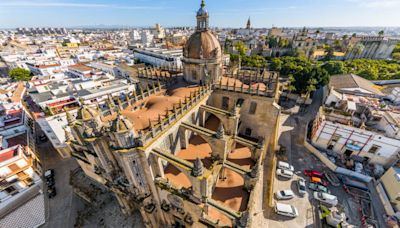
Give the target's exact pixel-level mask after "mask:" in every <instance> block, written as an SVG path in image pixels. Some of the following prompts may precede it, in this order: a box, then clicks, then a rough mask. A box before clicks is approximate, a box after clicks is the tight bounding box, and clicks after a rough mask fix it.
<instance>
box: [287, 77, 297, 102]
mask: <svg viewBox="0 0 400 228" xmlns="http://www.w3.org/2000/svg"><path fill="white" fill-rule="evenodd" d="M295 80H296V79H295V78H294V77H293V75H292V74H290V75H289V77H288V85H287V90H288V94H287V96H286V98H287V99H289V96H290V94H292V92H294V91H296V87H295V86H294V82H295Z"/></svg>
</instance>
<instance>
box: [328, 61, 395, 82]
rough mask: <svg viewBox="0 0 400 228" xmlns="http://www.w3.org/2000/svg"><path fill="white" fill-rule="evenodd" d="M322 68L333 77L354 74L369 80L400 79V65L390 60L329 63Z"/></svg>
mask: <svg viewBox="0 0 400 228" xmlns="http://www.w3.org/2000/svg"><path fill="white" fill-rule="evenodd" d="M322 68H324V69H325V70H327V71H328V72H329V74H331V75H334V74H345V73H352V74H356V75H358V76H361V77H363V78H365V79H368V80H390V79H400V64H398V63H396V62H394V61H388V60H373V59H355V60H347V61H328V62H325V63H322Z"/></svg>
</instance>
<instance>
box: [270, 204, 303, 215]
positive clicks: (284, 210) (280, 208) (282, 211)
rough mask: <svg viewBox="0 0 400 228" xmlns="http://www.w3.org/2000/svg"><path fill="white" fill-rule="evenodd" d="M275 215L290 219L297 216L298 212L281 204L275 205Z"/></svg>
mask: <svg viewBox="0 0 400 228" xmlns="http://www.w3.org/2000/svg"><path fill="white" fill-rule="evenodd" d="M275 213H277V214H279V215H283V216H287V217H291V218H295V217H297V216H299V212H298V211H297V209H296V208H295V207H294V206H292V205H289V204H283V203H276V205H275Z"/></svg>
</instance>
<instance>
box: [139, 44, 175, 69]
mask: <svg viewBox="0 0 400 228" xmlns="http://www.w3.org/2000/svg"><path fill="white" fill-rule="evenodd" d="M133 52H134V55H135V58H137V59H139V60H140V61H142V62H144V63H148V64H151V65H153V66H164V67H174V68H175V67H177V68H180V67H182V57H183V51H182V49H172V50H168V49H161V48H143V49H141V48H135V49H134V50H133Z"/></svg>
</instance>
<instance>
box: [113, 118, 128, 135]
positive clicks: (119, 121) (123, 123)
mask: <svg viewBox="0 0 400 228" xmlns="http://www.w3.org/2000/svg"><path fill="white" fill-rule="evenodd" d="M132 127H133V125H132V123H131V122H130V121H129V120H128V119H126V118H125V117H124V116H123V115H118V117H117V118H116V119H115V120H114V121H113V123H112V126H111V130H112V131H114V132H125V131H129V130H130V129H132Z"/></svg>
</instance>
